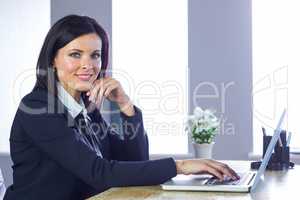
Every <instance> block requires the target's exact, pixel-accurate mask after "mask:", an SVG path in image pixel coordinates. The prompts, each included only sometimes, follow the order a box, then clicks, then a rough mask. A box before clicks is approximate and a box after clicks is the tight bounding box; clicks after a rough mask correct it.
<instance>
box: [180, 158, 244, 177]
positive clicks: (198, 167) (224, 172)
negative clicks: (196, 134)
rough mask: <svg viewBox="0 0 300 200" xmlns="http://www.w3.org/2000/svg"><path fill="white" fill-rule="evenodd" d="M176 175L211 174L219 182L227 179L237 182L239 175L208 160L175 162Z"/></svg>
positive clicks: (223, 165) (219, 163)
mask: <svg viewBox="0 0 300 200" xmlns="http://www.w3.org/2000/svg"><path fill="white" fill-rule="evenodd" d="M176 168H177V174H184V175H190V174H205V173H207V174H211V175H213V176H215V177H217V178H218V179H219V180H220V181H224V180H225V179H227V178H231V179H233V180H238V179H239V178H240V177H239V175H238V174H237V173H236V172H235V171H234V170H233V169H231V168H230V167H229V166H228V165H226V164H224V163H221V162H218V161H215V160H210V159H188V160H176Z"/></svg>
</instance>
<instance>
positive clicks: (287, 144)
mask: <svg viewBox="0 0 300 200" xmlns="http://www.w3.org/2000/svg"><path fill="white" fill-rule="evenodd" d="M291 137H292V132H289V135H288V138H287V142H286V146H287V147H289V146H290V142H291Z"/></svg>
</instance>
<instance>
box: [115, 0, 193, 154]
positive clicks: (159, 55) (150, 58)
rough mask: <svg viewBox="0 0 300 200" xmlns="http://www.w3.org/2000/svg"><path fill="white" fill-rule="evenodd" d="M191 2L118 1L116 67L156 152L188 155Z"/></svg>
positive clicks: (116, 2)
mask: <svg viewBox="0 0 300 200" xmlns="http://www.w3.org/2000/svg"><path fill="white" fill-rule="evenodd" d="M187 4H188V2H187V0H143V1H141V0H126V1H124V0H113V4H112V19H113V20H112V24H113V25H112V32H113V35H112V41H113V42H112V43H113V46H112V66H113V67H112V68H113V76H114V77H115V78H116V79H117V80H120V82H121V83H122V85H123V86H124V88H125V90H126V91H127V93H128V94H129V96H130V97H131V98H132V99H133V101H134V103H135V104H136V105H137V106H138V107H140V108H141V109H142V111H143V117H144V125H145V129H146V131H147V133H148V136H149V140H150V153H151V154H165V153H166V154H186V153H188V137H187V135H186V134H185V133H184V117H185V115H186V114H187V111H188V105H187V102H188V83H187V82H188V14H187V10H188V5H187Z"/></svg>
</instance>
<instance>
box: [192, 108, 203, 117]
mask: <svg viewBox="0 0 300 200" xmlns="http://www.w3.org/2000/svg"><path fill="white" fill-rule="evenodd" d="M203 115H204V112H203V110H202V109H201V108H200V107H196V108H195V109H194V117H195V118H196V119H200V118H202V117H203Z"/></svg>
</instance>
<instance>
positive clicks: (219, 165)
mask: <svg viewBox="0 0 300 200" xmlns="http://www.w3.org/2000/svg"><path fill="white" fill-rule="evenodd" d="M208 164H209V165H211V166H212V167H214V168H216V169H217V170H219V171H220V172H221V173H222V174H225V175H226V176H228V177H231V178H232V179H237V178H239V176H238V175H237V174H236V172H235V171H234V170H233V169H231V168H230V167H229V166H228V165H226V164H224V163H221V162H217V161H213V160H211V161H210V162H208Z"/></svg>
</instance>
